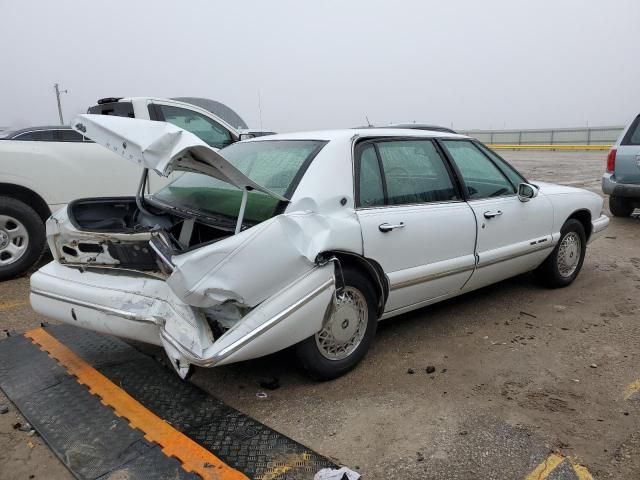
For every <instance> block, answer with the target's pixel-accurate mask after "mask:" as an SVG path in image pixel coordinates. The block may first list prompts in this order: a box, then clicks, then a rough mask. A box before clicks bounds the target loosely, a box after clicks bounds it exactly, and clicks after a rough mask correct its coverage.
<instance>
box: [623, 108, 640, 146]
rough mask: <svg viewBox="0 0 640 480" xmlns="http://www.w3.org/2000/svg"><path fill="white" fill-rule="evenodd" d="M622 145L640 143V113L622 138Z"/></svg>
mask: <svg viewBox="0 0 640 480" xmlns="http://www.w3.org/2000/svg"><path fill="white" fill-rule="evenodd" d="M622 145H640V115H639V116H637V117H636V119H635V120H634V121H633V123H632V124H631V126H630V127H629V130H628V131H627V133H626V134H625V136H624V138H623V139H622Z"/></svg>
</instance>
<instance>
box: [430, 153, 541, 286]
mask: <svg viewBox="0 0 640 480" xmlns="http://www.w3.org/2000/svg"><path fill="white" fill-rule="evenodd" d="M441 142H442V144H443V146H444V148H445V149H446V150H447V152H448V153H449V155H450V157H451V159H452V161H453V162H454V164H455V166H456V167H457V169H458V171H459V172H460V176H461V177H462V179H463V182H464V188H465V189H466V191H467V192H466V193H467V199H468V204H469V206H470V207H471V208H472V209H473V213H474V215H475V219H476V222H477V226H478V239H477V245H476V253H477V255H478V265H477V269H476V271H475V272H474V274H473V276H472V277H471V280H470V281H469V283H468V284H467V285H466V286H465V290H472V289H474V288H479V287H482V286H485V285H489V284H492V283H495V282H498V281H500V280H503V279H505V278H509V277H512V276H514V275H517V274H519V273H523V272H526V271H529V270H531V269H533V268H535V267H536V266H537V265H539V264H540V263H541V262H542V260H543V259H544V258H545V257H546V256H547V255H548V254H549V252H550V250H551V246H552V245H551V233H552V228H553V208H552V205H551V202H550V201H549V200H548V199H547V198H546V197H544V196H543V195H538V196H537V197H535V198H533V199H531V200H530V201H527V202H523V201H520V199H519V198H518V196H517V195H516V192H517V186H518V184H519V183H523V182H524V181H525V180H524V178H522V177H521V176H520V174H518V173H517V172H516V171H515V170H513V169H512V168H511V167H510V166H509V165H508V164H507V163H506V162H505V161H504V160H502V159H500V158H499V157H497V156H496V155H495V154H493V153H492V152H490V151H489V150H488V149H486V148H485V147H483V146H482V145H480V144H477V143H475V142H474V141H472V140H442V141H441Z"/></svg>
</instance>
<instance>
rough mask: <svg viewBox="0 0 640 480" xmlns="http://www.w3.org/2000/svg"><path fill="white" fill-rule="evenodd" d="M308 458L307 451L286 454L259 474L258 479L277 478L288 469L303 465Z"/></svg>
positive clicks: (270, 479)
mask: <svg viewBox="0 0 640 480" xmlns="http://www.w3.org/2000/svg"><path fill="white" fill-rule="evenodd" d="M310 458H311V454H310V453H309V452H303V453H297V454H292V455H287V456H286V457H285V458H283V459H282V460H281V461H279V462H277V463H278V465H274V466H272V467H270V468H269V469H268V470H267V471H266V472H264V473H263V474H262V475H260V477H259V479H258V480H277V479H278V478H280V477H282V476H283V475H284V474H285V473H287V472H288V471H289V470H292V469H294V468H298V467H303V466H304V465H305V464H306V463H307V462H308V461H309V459H310Z"/></svg>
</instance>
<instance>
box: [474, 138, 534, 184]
mask: <svg viewBox="0 0 640 480" xmlns="http://www.w3.org/2000/svg"><path fill="white" fill-rule="evenodd" d="M473 143H475V144H476V146H478V145H479V149H480V151H481V152H482V153H484V155H485V156H486V157H488V158H489V160H491V161H493V159H492V158H491V156H490V155H487V152H486V151H485V149H486V150H489V151H490V152H491V153H492V154H494V155H495V156H496V157H498V158H499V159H500V160H502V161H503V162H504V164H505V165H506V166H507V167H508V168H510V169H511V170H513V171H514V172H515V173H516V174H517V175H518V176H519V177H520V178H522V180H523V182H524V183H529V180H527V177H525V176H524V175H523V174H522V173H521V172H520V171H519V170H518V169H517V168H516V167H514V166H513V165H511V164H510V163H509V162H507V161H506V160H505V159H504V158H502V156H501V155H498V153H497V152H495V151H493V150H491V149H490V148H489V147H487V146H486V145H485V144H484V143H482V142H481V141H480V140H477V139H475V138H474V139H473ZM493 163H494V165H496V167H498V168H499V169H500V170H501V171H502V173H504V170H503V169H502V166H501V165H497V164H496V162H493ZM505 175H506V174H505ZM507 178H508V176H507ZM512 183H513V182H512ZM517 187H518V186H517V185H516V189H517Z"/></svg>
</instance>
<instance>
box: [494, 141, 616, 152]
mask: <svg viewBox="0 0 640 480" xmlns="http://www.w3.org/2000/svg"><path fill="white" fill-rule="evenodd" d="M485 145H487V146H488V147H489V148H491V149H493V150H581V151H584V150H609V149H610V148H611V144H602V145H566V144H557V143H556V144H554V145H543V144H539V145H538V144H535V145H524V144H522V145H518V144H513V145H512V144H507V143H486V144H485Z"/></svg>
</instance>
